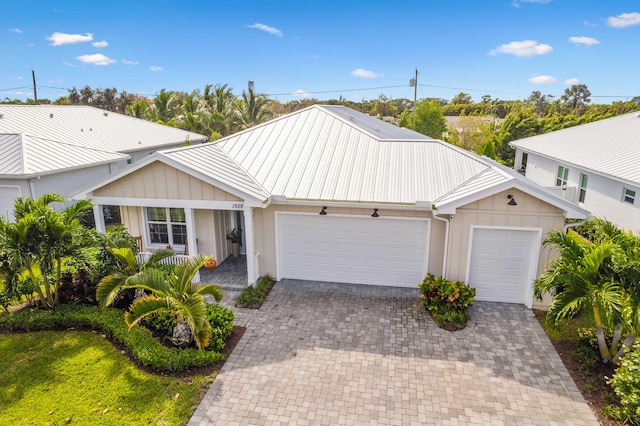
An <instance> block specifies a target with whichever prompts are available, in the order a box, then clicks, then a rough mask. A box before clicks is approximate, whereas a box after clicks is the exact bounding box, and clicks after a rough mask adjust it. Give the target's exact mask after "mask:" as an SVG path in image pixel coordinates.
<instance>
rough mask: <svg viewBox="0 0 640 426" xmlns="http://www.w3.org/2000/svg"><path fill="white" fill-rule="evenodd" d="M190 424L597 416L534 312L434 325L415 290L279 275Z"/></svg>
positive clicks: (477, 310) (496, 308)
mask: <svg viewBox="0 0 640 426" xmlns="http://www.w3.org/2000/svg"><path fill="white" fill-rule="evenodd" d="M237 311H238V321H237V323H238V324H239V325H243V326H246V327H247V331H246V333H245V335H244V337H243V338H242V340H241V341H240V343H239V344H238V346H236V348H235V350H234V352H233V354H232V355H231V356H230V357H229V360H228V361H227V363H226V364H225V366H224V367H223V369H222V371H221V372H220V374H219V376H218V378H217V379H216V380H215V382H214V383H213V384H212V387H211V389H210V390H209V391H208V392H207V394H206V396H205V398H204V399H203V401H202V403H201V404H200V407H199V408H198V409H197V411H196V412H195V414H194V415H193V417H192V418H191V421H190V423H189V424H190V425H210V424H216V425H278V424H281V425H285V424H286V425H289V424H295V425H305V424H313V425H316V424H318V425H342V424H346V425H360V424H376V425H378V424H379V425H413V424H415V425H418V424H452V425H456V424H460V425H463V424H470V423H471V424H492V425H500V424H505V425H511V424H540V425H549V424H571V425H584V424H589V425H591V424H593V425H595V424H597V421H596V420H595V417H594V416H593V414H592V413H591V411H590V409H589V407H588V406H587V404H586V403H585V401H584V399H583V398H582V396H581V395H580V392H579V391H578V390H577V388H576V386H575V385H574V383H573V382H572V380H571V378H570V376H569V373H568V372H567V370H566V369H565V368H564V366H563V365H562V362H561V361H560V358H559V357H558V355H557V354H556V352H555V351H554V349H553V347H552V345H551V343H550V342H549V340H548V338H547V337H546V335H545V333H544V331H543V330H542V328H541V327H540V325H539V324H538V322H537V320H536V319H535V317H534V315H533V313H532V312H531V311H530V310H528V309H526V308H525V307H524V306H518V305H506V304H497V303H496V304H494V303H477V304H476V305H474V307H473V308H472V311H471V315H472V318H471V322H470V324H469V325H468V326H467V328H466V329H465V330H463V331H460V332H456V333H450V332H447V331H444V330H441V329H439V328H438V327H437V326H436V325H435V324H434V323H433V322H432V321H431V319H430V318H429V317H428V315H427V314H426V312H425V311H424V309H423V308H422V307H421V306H420V305H419V303H418V290H417V288H416V289H398V288H390V287H374V286H361V285H344V284H330V283H317V282H309V281H293V280H283V281H281V282H279V283H277V284H276V286H275V287H274V289H273V290H272V292H271V294H270V295H269V298H268V300H267V301H266V303H265V304H264V305H263V306H262V308H261V309H260V310H257V311H254V310H245V309H239V310H237Z"/></svg>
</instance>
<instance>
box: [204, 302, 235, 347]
mask: <svg viewBox="0 0 640 426" xmlns="http://www.w3.org/2000/svg"><path fill="white" fill-rule="evenodd" d="M235 319H236V314H235V313H234V312H233V310H232V309H229V308H226V307H224V306H220V305H207V320H208V321H209V324H210V325H211V338H210V339H209V346H207V350H213V351H218V352H219V351H222V350H223V349H224V346H225V344H226V343H227V339H228V338H229V337H230V336H231V333H233V322H234V321H235Z"/></svg>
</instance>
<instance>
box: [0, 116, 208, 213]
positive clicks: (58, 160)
mask: <svg viewBox="0 0 640 426" xmlns="http://www.w3.org/2000/svg"><path fill="white" fill-rule="evenodd" d="M206 140H207V138H206V137H205V136H202V135H199V134H194V133H191V132H187V131H184V130H180V129H175V128H173V127H168V126H163V125H160V124H156V123H152V122H149V121H144V120H139V119H137V118H132V117H128V116H126V115H122V114H116V113H113V112H109V111H105V110H101V109H98V108H93V107H89V106H60V105H0V216H4V217H8V218H11V217H12V212H13V200H14V199H15V198H17V197H32V198H37V197H39V196H41V195H43V194H46V193H49V192H56V193H60V194H61V195H62V196H64V197H68V196H69V195H71V194H72V193H74V192H76V191H78V190H79V189H80V188H82V187H83V186H86V185H87V184H88V183H91V182H95V181H98V180H100V179H103V178H104V177H105V176H107V175H109V174H110V173H112V172H114V171H115V170H118V169H121V168H123V167H124V166H126V165H127V163H130V162H132V161H137V160H139V159H141V158H143V157H145V156H147V155H149V154H150V153H152V152H154V151H156V150H158V149H161V148H172V147H178V146H184V144H185V141H190V142H192V143H201V142H204V141H206Z"/></svg>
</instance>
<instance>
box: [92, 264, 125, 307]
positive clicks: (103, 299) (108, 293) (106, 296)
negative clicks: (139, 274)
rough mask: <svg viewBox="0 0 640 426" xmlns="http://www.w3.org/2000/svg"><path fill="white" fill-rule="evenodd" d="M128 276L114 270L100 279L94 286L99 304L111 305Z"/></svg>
mask: <svg viewBox="0 0 640 426" xmlns="http://www.w3.org/2000/svg"><path fill="white" fill-rule="evenodd" d="M128 277H129V276H128V275H127V274H124V273H122V272H120V271H116V272H114V273H113V274H111V275H107V276H106V277H104V278H103V279H102V280H100V282H99V283H98V287H97V288H96V299H97V300H98V302H100V306H111V305H113V302H114V301H115V300H116V297H118V293H120V290H121V289H122V286H123V285H124V284H125V282H126V280H127V278H128Z"/></svg>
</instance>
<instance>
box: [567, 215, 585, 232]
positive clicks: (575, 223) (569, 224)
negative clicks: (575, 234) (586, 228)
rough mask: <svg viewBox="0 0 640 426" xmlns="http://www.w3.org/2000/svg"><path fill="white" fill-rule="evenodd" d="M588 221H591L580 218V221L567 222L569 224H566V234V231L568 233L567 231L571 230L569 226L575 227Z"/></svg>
mask: <svg viewBox="0 0 640 426" xmlns="http://www.w3.org/2000/svg"><path fill="white" fill-rule="evenodd" d="M586 222H589V219H585V220H580V221H578V222H574V223H567V224H566V225H565V226H564V228H563V231H564V233H565V234H566V233H567V231H568V230H569V228H573V227H575V226H580V225H582V224H584V223H586Z"/></svg>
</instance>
